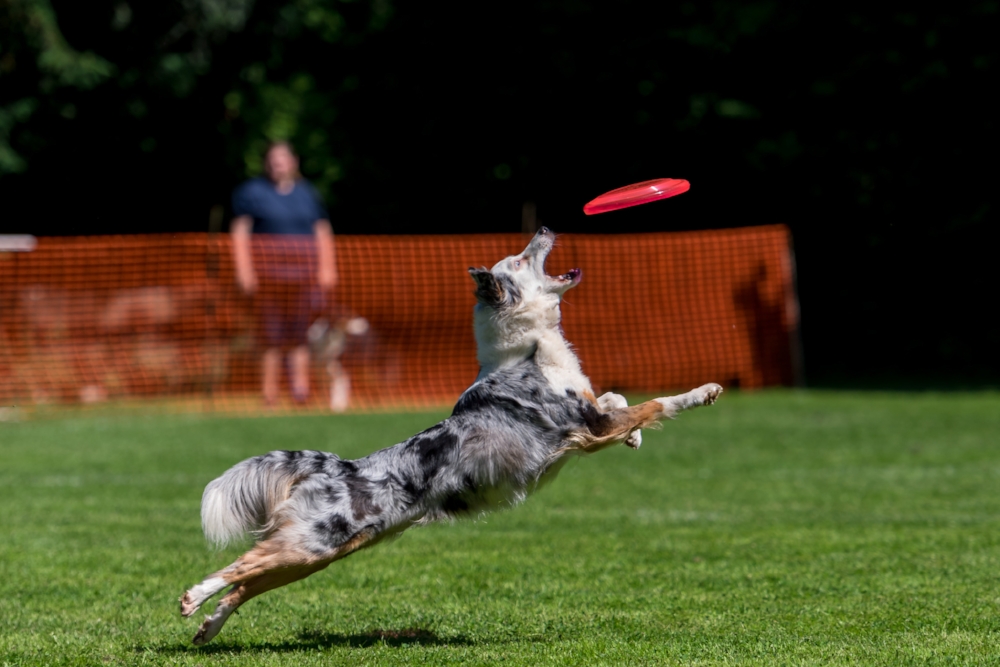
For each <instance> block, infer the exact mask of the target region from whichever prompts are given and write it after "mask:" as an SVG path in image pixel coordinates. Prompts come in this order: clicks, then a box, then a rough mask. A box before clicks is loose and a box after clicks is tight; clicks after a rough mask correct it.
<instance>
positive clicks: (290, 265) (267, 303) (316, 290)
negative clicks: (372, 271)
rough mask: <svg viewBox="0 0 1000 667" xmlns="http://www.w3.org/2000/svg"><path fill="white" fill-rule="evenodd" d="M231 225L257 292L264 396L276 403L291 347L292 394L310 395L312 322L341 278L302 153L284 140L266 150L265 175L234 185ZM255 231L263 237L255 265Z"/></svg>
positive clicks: (239, 260)
mask: <svg viewBox="0 0 1000 667" xmlns="http://www.w3.org/2000/svg"><path fill="white" fill-rule="evenodd" d="M233 216H234V217H233V221H232V223H231V225H230V233H231V235H232V244H233V260H234V262H235V265H236V282H237V283H238V284H239V287H240V289H242V290H243V292H244V293H245V294H247V295H254V296H255V301H256V305H257V306H258V311H259V314H260V319H261V332H262V334H263V339H264V343H265V351H264V356H263V359H262V362H261V376H262V392H263V396H264V402H265V403H266V404H267V405H269V406H272V405H275V404H276V403H277V401H278V392H279V386H280V380H281V364H282V358H283V356H284V354H285V353H287V358H288V365H289V372H290V385H291V390H292V397H293V398H294V399H295V400H296V401H297V402H299V403H304V402H305V401H306V400H308V398H309V366H310V364H309V346H308V334H307V332H308V330H309V325H310V324H311V322H312V319H313V316H314V315H315V314H316V313H318V312H320V311H321V310H322V309H323V308H324V306H325V303H326V298H327V296H328V294H329V292H330V290H332V289H333V288H334V287H335V286H336V284H337V264H336V258H335V254H334V243H333V229H332V227H331V226H330V221H329V216H328V215H327V212H326V208H325V207H324V205H323V202H322V200H321V199H320V197H319V195H318V194H317V193H316V190H315V189H314V188H313V187H312V185H311V184H310V183H309V182H308V181H306V180H305V179H304V178H302V175H301V174H300V173H299V159H298V156H297V155H296V154H295V151H294V149H293V148H292V146H291V145H290V144H289V143H287V142H284V141H281V142H275V143H272V144H271V145H270V146H268V148H267V152H266V153H265V154H264V176H260V177H257V178H253V179H251V180H249V181H246V182H245V183H243V184H242V185H240V186H239V187H238V188H236V190H235V192H234V193H233ZM251 234H260V235H266V237H265V238H266V240H264V239H261V240H260V241H259V242H258V244H257V245H259V256H260V257H264V258H266V259H267V261H266V262H262V263H261V266H255V265H254V264H255V262H254V252H253V247H252V244H251Z"/></svg>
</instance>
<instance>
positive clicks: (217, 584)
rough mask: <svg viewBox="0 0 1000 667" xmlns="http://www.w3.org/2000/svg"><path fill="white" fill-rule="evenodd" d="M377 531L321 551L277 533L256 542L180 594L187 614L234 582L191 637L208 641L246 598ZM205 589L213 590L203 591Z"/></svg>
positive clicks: (301, 574)
mask: <svg viewBox="0 0 1000 667" xmlns="http://www.w3.org/2000/svg"><path fill="white" fill-rule="evenodd" d="M376 534H377V533H376V532H375V531H374V530H364V531H362V532H360V533H358V534H356V535H355V536H354V537H352V538H351V539H349V540H348V541H347V542H345V543H343V544H341V545H340V546H337V547H334V548H331V549H330V550H329V551H326V552H323V553H320V554H314V553H310V552H309V551H306V550H304V549H300V548H296V547H294V546H290V545H289V544H288V543H287V540H286V539H284V538H283V537H282V536H281V534H280V533H278V534H276V535H273V536H272V537H271V538H269V539H267V540H265V541H263V542H261V543H259V544H257V545H256V546H255V547H254V548H252V549H251V550H250V551H248V552H246V553H245V554H243V555H242V556H241V557H240V558H239V559H238V560H237V561H236V562H234V563H233V564H232V565H230V566H229V567H226V568H224V569H222V570H219V571H218V572H216V573H215V574H213V575H211V576H210V577H208V578H207V579H206V580H205V581H203V582H202V583H201V584H199V585H198V586H195V587H194V588H192V589H191V590H189V591H188V592H187V593H185V594H184V597H182V598H181V613H182V614H183V615H184V616H190V615H191V614H193V613H194V612H195V611H196V610H197V609H198V607H199V606H200V605H201V604H202V603H203V602H204V601H205V600H207V599H208V598H209V597H211V596H212V595H214V594H215V593H218V592H219V591H221V590H222V589H223V588H225V587H226V586H227V585H230V584H231V585H232V586H233V588H232V589H231V590H230V591H229V593H227V594H226V595H225V596H223V598H222V599H221V600H219V603H218V604H217V605H216V607H215V611H213V612H212V615H211V616H208V617H207V618H206V619H205V621H204V622H203V623H202V624H201V627H199V628H198V632H197V634H195V636H194V639H193V640H192V641H193V642H194V644H195V645H197V646H200V645H202V644H204V643H206V642H208V641H210V640H211V639H212V638H213V637H215V635H217V634H219V630H221V629H222V626H223V625H225V623H226V620H227V619H228V618H229V616H230V615H231V614H232V613H233V612H234V611H236V608H237V607H239V606H240V605H241V604H243V603H244V602H246V601H247V600H249V599H251V598H253V597H256V596H258V595H260V594H261V593H266V592H267V591H269V590H272V589H275V588H278V587H280V586H284V585H286V584H290V583H292V582H293V581H298V580H299V579H304V578H306V577H308V576H309V575H310V574H312V573H314V572H318V571H319V570H322V569H323V568H325V567H326V566H327V565H329V564H330V563H332V562H333V561H335V560H340V559H341V558H344V557H345V556H347V555H349V554H351V553H353V552H355V551H357V550H358V549H360V548H362V547H364V546H366V545H367V544H368V543H369V542H371V541H372V539H373V538H374V537H376ZM196 591H197V593H196ZM208 591H212V592H211V593H210V594H207V595H206V594H205V593H207V592H208ZM195 594H196V595H197V596H199V597H200V600H199V599H198V597H196V595H195ZM185 612H186V613H185Z"/></svg>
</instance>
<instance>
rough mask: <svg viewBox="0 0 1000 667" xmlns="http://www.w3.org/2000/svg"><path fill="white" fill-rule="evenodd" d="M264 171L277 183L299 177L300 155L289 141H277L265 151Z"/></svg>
mask: <svg viewBox="0 0 1000 667" xmlns="http://www.w3.org/2000/svg"><path fill="white" fill-rule="evenodd" d="M264 173H265V174H266V175H267V177H268V178H269V179H271V180H272V181H273V182H275V183H281V182H282V181H289V180H295V179H297V178H299V176H300V174H299V156H298V155H296V154H295V149H294V148H292V145H291V144H290V143H288V142H287V141H275V142H273V143H271V144H269V145H268V147H267V152H265V153H264Z"/></svg>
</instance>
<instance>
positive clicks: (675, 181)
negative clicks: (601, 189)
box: [583, 178, 691, 215]
mask: <svg viewBox="0 0 1000 667" xmlns="http://www.w3.org/2000/svg"><path fill="white" fill-rule="evenodd" d="M690 189H691V184H690V183H688V182H687V181H685V180H684V179H683V178H656V179H653V180H652V181H643V182H642V183H633V184H632V185H626V186H625V187H624V188H618V189H617V190H612V191H611V192H605V193H604V194H603V195H601V196H600V197H598V198H597V199H594V200H591V201H589V202H587V204H586V205H585V206H584V207H583V212H584V213H586V214H587V215H596V214H598V213H607V212H608V211H617V210H618V209H620V208H628V207H629V206H638V205H639V204H648V203H649V202H651V201H656V200H657V199H666V198H667V197H674V196H676V195H679V194H682V193H684V192H687V191H688V190H690Z"/></svg>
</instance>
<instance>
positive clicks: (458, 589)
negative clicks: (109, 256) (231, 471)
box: [0, 392, 1000, 665]
mask: <svg viewBox="0 0 1000 667" xmlns="http://www.w3.org/2000/svg"><path fill="white" fill-rule="evenodd" d="M998 407H1000V397H998V395H997V394H995V393H994V394H950V395H942V394H913V393H908V394H907V393H900V394H878V393H832V392H827V393H818V392H809V393H805V392H795V393H792V392H772V393H757V394H752V395H750V394H742V395H741V394H740V393H739V392H736V393H727V394H726V395H725V396H724V397H723V399H722V400H721V401H720V402H719V404H718V405H716V406H715V407H714V408H712V409H710V410H700V411H697V412H693V413H690V414H685V415H683V416H682V417H681V418H680V419H678V420H676V421H674V422H671V423H669V424H667V425H665V427H664V428H663V430H661V431H649V432H647V434H646V438H645V443H644V444H643V447H642V449H640V450H639V451H638V452H633V451H631V450H627V449H625V448H615V449H612V450H609V451H606V452H602V453H600V454H597V455H595V456H593V457H588V458H585V459H581V460H579V461H576V462H572V463H570V464H569V465H568V466H567V467H566V468H565V469H564V470H563V472H562V473H561V475H560V476H559V478H558V479H557V480H555V481H554V482H553V483H552V484H550V485H549V486H547V487H546V488H544V489H543V490H541V491H540V492H539V493H538V494H537V495H535V496H533V497H532V498H531V499H530V500H529V501H528V502H527V503H526V504H525V505H524V506H522V507H520V508H518V509H516V510H514V511H511V512H506V513H503V514H498V515H491V516H489V517H487V518H484V519H483V520H480V521H478V522H462V523H457V524H454V525H436V526H430V527H426V528H419V529H413V530H411V531H409V532H407V533H406V534H405V535H404V536H403V537H402V538H401V539H400V540H399V541H397V542H394V543H391V544H383V545H380V546H378V547H376V548H373V549H371V550H368V551H365V552H363V553H361V554H358V555H356V556H352V557H351V558H348V559H346V560H345V561H342V562H340V563H336V564H334V565H333V566H331V567H330V568H329V569H328V570H325V571H324V572H321V573H319V574H316V575H314V576H313V577H310V578H309V579H307V580H305V581H303V582H300V583H296V584H294V585H292V586H289V587H286V588H284V589H281V590H278V591H275V592H272V593H268V594H267V595H264V596H262V597H261V598H259V599H256V600H253V601H252V602H250V603H248V604H247V605H246V606H245V607H244V608H243V609H241V610H240V613H239V614H238V615H235V616H233V618H232V619H230V621H229V623H228V625H227V627H226V628H225V630H224V631H223V633H222V634H221V635H220V636H219V637H218V638H217V639H216V640H215V641H214V642H213V643H212V644H210V645H209V646H207V647H205V648H203V649H196V648H194V647H191V646H190V645H189V644H188V640H189V639H190V636H191V635H192V634H193V632H194V629H195V626H196V625H197V622H196V621H195V620H193V619H192V620H183V619H181V618H180V617H179V615H178V614H177V602H176V600H177V597H178V596H179V595H180V593H181V592H182V591H183V590H184V588H185V587H187V586H189V585H191V584H193V583H195V582H196V581H197V580H198V579H199V578H200V577H201V576H203V575H204V574H207V573H208V572H210V571H212V570H213V569H215V568H217V567H220V566H222V565H223V564H225V563H228V562H229V561H230V560H231V559H232V558H233V557H234V556H235V555H236V554H237V553H238V551H227V552H225V553H213V552H211V551H209V550H208V549H206V547H205V545H204V542H203V540H202V537H201V535H200V529H199V521H198V504H199V500H200V496H201V490H202V488H203V486H204V484H205V483H206V482H207V481H208V480H210V479H211V478H212V477H214V476H215V475H217V474H219V473H220V472H221V471H222V470H224V469H225V468H226V467H227V466H229V465H231V464H233V463H234V462H236V461H238V460H240V459H242V458H244V457H247V456H251V455H255V454H259V453H261V452H264V451H267V450H269V449H273V448H279V447H315V448H320V449H325V450H333V451H337V452H339V453H340V454H342V455H344V456H348V457H355V456H360V455H363V454H364V453H366V452H368V451H371V450H372V449H375V448H377V447H381V446H385V445H388V444H391V443H393V442H396V441H397V440H400V439H402V438H404V437H406V436H408V435H410V434H412V433H414V432H416V431H417V430H419V429H420V428H423V427H426V426H428V425H430V424H431V423H433V422H434V421H436V420H437V419H439V418H440V417H442V416H444V415H443V414H423V413H418V414H399V415H353V416H337V417H298V418H274V419H260V418H257V419H220V418H211V417H193V416H188V417H172V418H171V417H163V416H160V417H155V416H154V417H146V418H131V419H127V420H122V421H110V420H107V419H104V418H100V417H90V418H87V417H79V418H73V419H63V420H59V421H48V422H33V423H31V422H29V423H22V424H0V438H2V442H3V455H4V466H3V468H2V470H0V503H2V506H3V507H4V510H5V511H4V512H3V514H2V515H0V527H2V529H3V534H4V540H3V541H2V542H0V562H2V563H3V564H4V577H3V578H2V579H0V616H2V618H3V619H4V624H3V627H2V629H0V656H2V657H0V662H3V663H6V664H9V665H32V664H49V665H91V664H108V665H119V664H144V665H157V664H184V665H195V664H201V665H229V664H232V665H283V664H288V665H312V664H317V665H320V664H323V665H325V664H340V663H352V664H353V663H361V664H379V665H390V664H497V663H500V662H504V663H507V664H512V665H520V664H532V665H535V664H588V665H591V664H592V665H602V664H603V665H622V664H658V665H660V664H662V665H681V664H684V665H690V664H703V665H721V664H743V665H775V664H796V665H820V664H865V665H908V664H921V665H938V664H940V665H945V664H948V665H997V664H1000V652H998V648H997V647H998V643H997V626H996V618H997V605H998V604H1000V584H998V581H997V576H996V572H997V568H998V566H1000V531H998V528H1000V526H998V517H1000V501H998V496H997V494H996V492H995V489H996V486H997V477H998V474H1000V459H998V454H997V451H996V447H995V440H996V437H995V436H996V433H997V432H998V429H1000V409H998Z"/></svg>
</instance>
